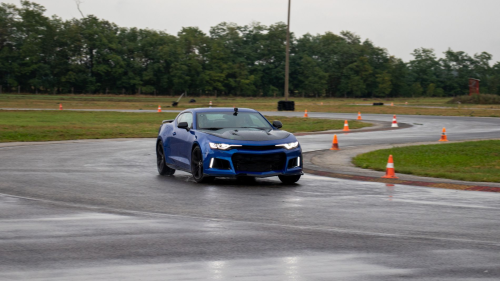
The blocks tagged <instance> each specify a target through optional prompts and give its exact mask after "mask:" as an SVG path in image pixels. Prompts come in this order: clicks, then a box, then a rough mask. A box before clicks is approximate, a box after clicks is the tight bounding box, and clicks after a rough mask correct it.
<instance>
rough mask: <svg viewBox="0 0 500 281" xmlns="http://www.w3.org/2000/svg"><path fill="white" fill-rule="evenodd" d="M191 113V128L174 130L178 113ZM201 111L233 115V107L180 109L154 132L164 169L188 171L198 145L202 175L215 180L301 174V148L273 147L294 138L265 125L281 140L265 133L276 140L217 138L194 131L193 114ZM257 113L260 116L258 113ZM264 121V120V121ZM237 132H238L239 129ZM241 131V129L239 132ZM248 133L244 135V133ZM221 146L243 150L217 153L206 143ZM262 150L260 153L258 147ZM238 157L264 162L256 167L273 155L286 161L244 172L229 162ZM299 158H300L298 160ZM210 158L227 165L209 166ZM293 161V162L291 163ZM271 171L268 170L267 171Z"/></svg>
mask: <svg viewBox="0 0 500 281" xmlns="http://www.w3.org/2000/svg"><path fill="white" fill-rule="evenodd" d="M238 110H239V111H238V112H239V113H241V112H253V113H258V112H257V111H255V110H253V109H245V108H241V109H238ZM186 112H191V113H192V114H193V121H192V128H191V129H190V130H186V129H182V128H178V127H177V126H178V123H179V122H178V119H179V116H181V114H183V113H186ZM203 112H234V109H233V108H197V109H188V110H184V111H182V112H181V113H179V115H178V116H177V117H176V119H175V120H173V121H171V122H170V123H164V124H162V126H161V127H160V130H159V133H158V142H161V143H162V145H163V148H164V152H165V161H166V164H167V166H169V167H170V168H173V169H177V170H183V171H187V172H191V152H192V150H193V148H194V147H195V146H196V145H198V146H199V147H200V148H201V151H202V156H203V173H204V174H205V175H208V176H216V177H235V176H242V175H246V176H254V177H270V176H278V175H301V174H302V166H303V165H302V149H301V148H300V144H299V146H298V147H296V148H293V149H290V150H289V149H286V148H284V147H274V146H275V145H281V144H286V143H292V142H297V139H296V138H295V136H294V135H293V134H291V133H288V132H286V131H282V130H279V129H277V128H275V127H274V126H272V124H269V125H270V126H271V127H272V128H273V129H272V131H273V132H274V133H276V134H275V135H278V136H284V138H279V137H276V136H275V135H272V134H273V132H271V131H269V132H267V134H268V135H269V136H270V138H278V139H272V140H251V141H249V140H238V139H228V138H223V137H220V136H218V135H217V134H215V133H213V132H210V131H206V130H198V129H197V113H203ZM259 114H260V113H259ZM264 119H265V118H264ZM240 130H241V129H240ZM243 130H244V129H243ZM264 132H265V131H254V132H250V133H252V134H263V133H264ZM247 133H248V132H247ZM210 142H212V143H224V144H229V145H242V146H243V147H234V148H232V149H229V150H218V149H212V148H210V145H209V143H210ZM263 147H264V148H266V149H265V150H260V148H263ZM235 154H238V155H237V157H238V159H242V158H244V159H257V161H258V160H259V159H262V160H263V162H264V163H261V164H259V163H256V164H259V165H266V164H267V163H266V161H265V159H267V157H272V156H273V155H274V156H276V157H278V156H277V155H279V157H282V158H280V159H283V157H285V158H284V159H286V160H285V161H284V165H283V167H279V168H277V167H275V168H274V169H272V170H269V171H262V172H259V171H246V170H241V169H237V167H235V164H234V163H233V159H234V158H233V156H235ZM299 157H300V158H299ZM212 159H214V160H216V161H219V160H225V161H227V162H224V163H226V165H224V167H223V168H221V167H215V166H214V167H212V168H210V163H211V161H212ZM294 161H295V162H294ZM270 169H271V168H270Z"/></svg>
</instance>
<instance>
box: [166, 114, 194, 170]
mask: <svg viewBox="0 0 500 281" xmlns="http://www.w3.org/2000/svg"><path fill="white" fill-rule="evenodd" d="M181 122H187V123H188V127H189V128H192V127H193V114H192V113H191V112H186V113H183V114H181V115H180V116H179V117H178V118H177V120H176V122H175V126H174V130H173V132H172V137H171V142H170V145H171V155H172V157H171V158H172V159H173V160H174V161H175V163H176V165H178V166H179V167H180V168H182V169H184V170H190V168H191V146H192V144H193V141H194V132H192V131H191V130H189V131H188V130H186V129H181V128H178V127H177V126H178V124H179V123H181Z"/></svg>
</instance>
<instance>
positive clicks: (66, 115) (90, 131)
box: [0, 110, 370, 142]
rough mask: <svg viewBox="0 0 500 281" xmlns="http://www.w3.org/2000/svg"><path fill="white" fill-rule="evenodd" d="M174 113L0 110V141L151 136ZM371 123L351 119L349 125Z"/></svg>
mask: <svg viewBox="0 0 500 281" xmlns="http://www.w3.org/2000/svg"><path fill="white" fill-rule="evenodd" d="M176 116H177V113H127V112H97V111H93V112H92V111H90V112H78V111H64V110H63V111H1V110H0V142H15V141H55V140H73V139H109V138H154V137H156V136H157V133H158V128H159V126H160V124H161V122H162V120H165V119H173V118H175V117H176ZM268 119H269V120H271V121H272V120H280V121H281V122H283V125H284V126H283V130H286V131H289V132H292V133H294V132H314V131H324V130H334V129H341V128H343V125H344V123H343V121H340V120H327V119H316V118H299V117H275V116H273V117H269V118H268ZM366 126H370V124H368V123H363V122H350V124H349V127H350V128H351V129H357V128H362V127H366Z"/></svg>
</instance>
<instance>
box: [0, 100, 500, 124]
mask: <svg viewBox="0 0 500 281" xmlns="http://www.w3.org/2000/svg"><path fill="white" fill-rule="evenodd" d="M177 98H178V97H172V96H156V97H155V96H138V95H134V96H123V95H30V94H1V95H0V108H45V109H58V107H59V103H62V104H63V107H64V108H65V109H134V110H140V109H142V110H155V109H157V108H158V105H161V107H162V108H163V109H169V108H170V109H171V104H172V102H173V101H176V100H177ZM191 98H193V97H189V98H183V99H181V102H180V103H179V106H178V107H177V109H186V108H196V107H208V104H209V102H210V101H212V102H213V105H214V107H233V106H235V107H246V108H253V109H256V110H259V111H276V110H277V102H278V101H279V100H280V99H282V98H271V97H230V96H229V97H218V98H215V97H194V98H195V99H196V103H189V102H188V101H189V100H190V99H191ZM292 99H293V100H294V101H295V110H296V111H298V112H304V110H306V109H307V110H308V111H309V112H335V113H352V114H353V119H355V118H356V117H357V113H358V111H360V112H361V113H362V114H365V113H366V114H368V113H372V114H373V113H375V114H409V115H437V116H483V117H500V105H489V104H488V105H487V104H472V105H466V104H457V103H453V104H449V103H447V102H448V101H450V98H426V97H422V98H394V99H352V98H326V97H325V98H301V97H293V98H292ZM374 102H383V103H385V104H386V105H390V104H391V102H393V103H394V106H373V105H372V104H373V103H374ZM406 103H408V104H406ZM389 121H390V120H389Z"/></svg>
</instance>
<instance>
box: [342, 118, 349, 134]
mask: <svg viewBox="0 0 500 281" xmlns="http://www.w3.org/2000/svg"><path fill="white" fill-rule="evenodd" d="M343 131H344V132H348V131H349V123H347V120H345V122H344V130H343Z"/></svg>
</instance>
